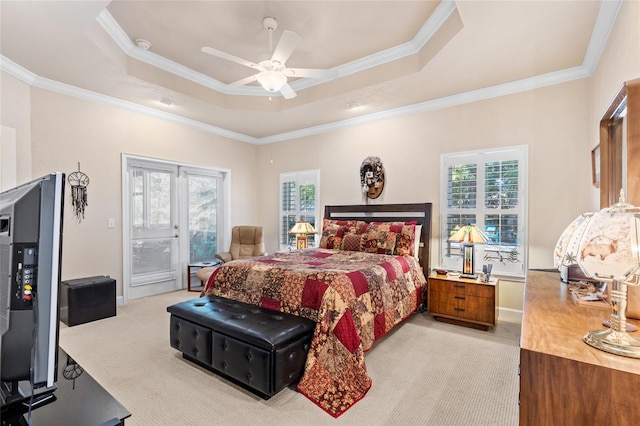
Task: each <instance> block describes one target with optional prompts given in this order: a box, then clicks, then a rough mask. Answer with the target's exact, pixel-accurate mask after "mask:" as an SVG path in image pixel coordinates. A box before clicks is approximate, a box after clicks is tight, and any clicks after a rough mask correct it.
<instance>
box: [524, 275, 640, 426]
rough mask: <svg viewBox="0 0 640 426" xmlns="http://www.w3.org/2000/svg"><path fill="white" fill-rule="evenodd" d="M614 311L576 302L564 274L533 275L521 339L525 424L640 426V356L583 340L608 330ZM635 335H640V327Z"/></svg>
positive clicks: (527, 286) (528, 282) (527, 288)
mask: <svg viewBox="0 0 640 426" xmlns="http://www.w3.org/2000/svg"><path fill="white" fill-rule="evenodd" d="M610 314H611V311H610V309H608V308H597V307H590V306H583V305H577V304H575V302H574V301H573V299H572V298H571V295H570V293H569V291H568V289H567V285H566V284H565V283H563V282H561V281H560V274H559V273H555V272H534V271H530V272H529V273H528V275H527V280H526V284H525V292H524V309H523V316H522V335H521V338H520V424H521V425H536V426H541V425H542V426H544V425H554V426H561V425H605V424H611V425H617V426H624V425H637V424H639V422H640V397H639V396H640V393H639V392H640V359H633V358H627V357H623V356H618V355H613V354H609V353H607V352H603V351H600V350H598V349H595V348H592V347H591V346H589V345H587V344H586V343H584V342H583V341H582V336H584V334H585V333H586V332H587V331H589V330H597V329H603V327H602V320H604V319H608V318H609V317H610ZM629 322H630V323H632V324H634V325H636V326H640V323H639V322H638V321H633V320H630V321H629ZM632 335H633V336H635V337H640V331H638V332H635V333H633V334H632Z"/></svg>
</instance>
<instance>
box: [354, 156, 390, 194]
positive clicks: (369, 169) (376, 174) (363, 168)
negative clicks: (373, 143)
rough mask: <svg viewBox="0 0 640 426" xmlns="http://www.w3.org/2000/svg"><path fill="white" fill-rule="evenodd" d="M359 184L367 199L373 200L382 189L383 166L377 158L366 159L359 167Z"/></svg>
mask: <svg viewBox="0 0 640 426" xmlns="http://www.w3.org/2000/svg"><path fill="white" fill-rule="evenodd" d="M360 184H361V185H362V192H363V193H365V194H366V195H367V198H371V199H375V198H378V197H379V196H380V194H382V190H383V189H384V166H383V165H382V161H381V160H380V158H378V157H367V158H365V159H364V161H363V162H362V164H361V165H360Z"/></svg>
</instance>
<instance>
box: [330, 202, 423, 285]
mask: <svg viewBox="0 0 640 426" xmlns="http://www.w3.org/2000/svg"><path fill="white" fill-rule="evenodd" d="M324 217H325V218H326V219H338V220H362V221H365V222H374V221H377V222H399V221H405V222H408V221H414V220H415V221H416V222H417V223H418V225H422V230H421V233H420V234H421V235H420V248H419V254H418V259H419V260H420V264H421V265H422V270H423V271H424V274H425V276H428V275H429V259H430V252H429V250H430V241H431V203H410V204H365V205H351V206H325V208H324Z"/></svg>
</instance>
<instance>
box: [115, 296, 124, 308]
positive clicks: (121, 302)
mask: <svg viewBox="0 0 640 426" xmlns="http://www.w3.org/2000/svg"><path fill="white" fill-rule="evenodd" d="M122 305H124V297H122V296H116V306H122Z"/></svg>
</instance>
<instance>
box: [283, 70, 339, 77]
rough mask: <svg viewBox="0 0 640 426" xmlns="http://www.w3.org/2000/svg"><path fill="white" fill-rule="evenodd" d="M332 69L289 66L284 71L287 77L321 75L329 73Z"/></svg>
mask: <svg viewBox="0 0 640 426" xmlns="http://www.w3.org/2000/svg"><path fill="white" fill-rule="evenodd" d="M330 72H331V70H323V69H316V68H287V69H285V70H284V73H285V75H286V76H287V77H321V76H324V75H328V74H329V73H330Z"/></svg>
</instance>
